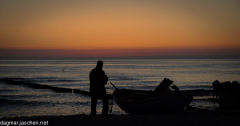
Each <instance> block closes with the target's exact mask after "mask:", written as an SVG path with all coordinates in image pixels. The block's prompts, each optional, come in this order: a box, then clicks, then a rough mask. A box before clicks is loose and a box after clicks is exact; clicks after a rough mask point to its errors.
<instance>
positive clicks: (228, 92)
mask: <svg viewBox="0 0 240 126" xmlns="http://www.w3.org/2000/svg"><path fill="white" fill-rule="evenodd" d="M213 90H214V92H217V94H219V108H220V109H221V110H230V109H240V85H239V84H238V82H237V81H233V82H232V83H231V82H230V81H226V82H223V83H220V82H219V81H218V80H216V81H214V82H213Z"/></svg>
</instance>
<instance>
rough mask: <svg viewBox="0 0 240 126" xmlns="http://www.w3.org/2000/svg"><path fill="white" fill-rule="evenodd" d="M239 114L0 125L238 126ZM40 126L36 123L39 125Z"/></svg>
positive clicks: (20, 120) (48, 119) (55, 118)
mask: <svg viewBox="0 0 240 126" xmlns="http://www.w3.org/2000/svg"><path fill="white" fill-rule="evenodd" d="M239 118H240V115H239V114H236V113H235V114H229V113H228V114H226V113H225V114H223V113H220V114H219V113H214V112H185V113H166V114H143V115H107V116H104V115H96V116H90V115H85V114H81V115H69V116H33V117H14V118H1V119H0V121H1V124H3V123H4V122H5V123H6V122H8V121H16V122H18V123H22V124H23V125H24V123H25V125H30V124H33V123H35V125H36V122H38V123H40V122H43V124H42V125H44V123H45V125H49V126H75V125H78V126H113V125H114V126H160V125H161V126H239V125H240V122H239ZM38 125H39V124H38Z"/></svg>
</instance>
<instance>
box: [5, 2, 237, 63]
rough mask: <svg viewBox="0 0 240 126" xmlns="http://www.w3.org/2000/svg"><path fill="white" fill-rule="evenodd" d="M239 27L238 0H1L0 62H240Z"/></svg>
mask: <svg viewBox="0 0 240 126" xmlns="http://www.w3.org/2000/svg"><path fill="white" fill-rule="evenodd" d="M239 22H240V1H239V0H85V1H84V0H82V1H81V0H75V1H73V0H65V1H64V0H51V1H50V0H38V1H35V0H13V1H12V0H11V1H10V0H1V1H0V44H1V45H0V52H1V54H0V58H2V59H4V58H11V57H12V58H14V57H15V58H16V57H22V58H24V57H25V58H27V57H36V58H37V57H44V56H45V57H46V58H51V57H54V56H55V57H61V56H63V57H64V56H65V57H74V56H75V57H77V58H79V57H115V56H145V57H147V56H163V55H164V56H168V55H172V56H174V55H176V56H177V55H179V54H182V56H185V55H187V54H189V53H192V54H195V55H202V56H207V55H211V57H212V56H214V55H218V56H221V55H222V56H223V55H224V57H225V58H226V54H228V55H229V56H232V55H235V58H236V57H238V58H240V56H239V54H240V51H239V50H240V23H239ZM164 50H165V51H164ZM167 50H171V53H170V52H169V51H167ZM194 50H195V51H194ZM206 50H208V51H206ZM221 50H224V52H226V53H224V54H223V53H222V51H221ZM19 51H20V52H24V51H25V53H19ZM149 51H150V52H151V53H149ZM41 52H42V53H41ZM53 52H54V53H53ZM69 52H71V53H69ZM3 53H4V54H3ZM29 53H30V54H29ZM46 53H47V55H46ZM236 53H238V55H237V54H236ZM192 58H194V56H192ZM230 58H231V57H230Z"/></svg>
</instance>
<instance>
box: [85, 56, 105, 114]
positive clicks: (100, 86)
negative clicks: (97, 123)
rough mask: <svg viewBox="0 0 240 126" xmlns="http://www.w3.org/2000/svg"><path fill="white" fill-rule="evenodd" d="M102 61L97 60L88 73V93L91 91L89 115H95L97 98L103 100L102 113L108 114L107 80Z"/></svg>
mask: <svg viewBox="0 0 240 126" xmlns="http://www.w3.org/2000/svg"><path fill="white" fill-rule="evenodd" d="M102 67H103V62H102V61H100V60H99V61H98V62H97V66H96V68H94V69H93V70H92V71H91V72H90V74H89V79H90V93H91V115H96V105H97V99H101V100H102V101H103V109H102V114H103V115H107V114H108V97H107V95H106V89H105V85H106V84H107V82H108V77H107V76H106V74H105V72H104V71H103V70H102Z"/></svg>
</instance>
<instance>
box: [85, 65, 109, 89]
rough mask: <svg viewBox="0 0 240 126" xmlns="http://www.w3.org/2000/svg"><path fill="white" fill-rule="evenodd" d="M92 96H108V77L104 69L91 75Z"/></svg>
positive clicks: (94, 70) (94, 71)
mask: <svg viewBox="0 0 240 126" xmlns="http://www.w3.org/2000/svg"><path fill="white" fill-rule="evenodd" d="M89 79H90V92H91V94H106V89H105V86H104V85H106V84H107V82H108V77H107V75H106V74H105V72H104V71H103V70H102V69H97V68H95V69H93V70H92V71H91V72H90V74H89Z"/></svg>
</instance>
